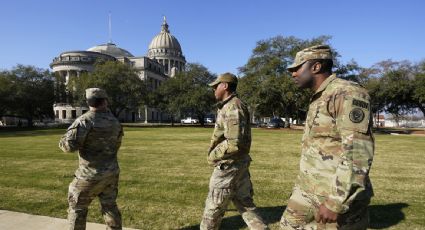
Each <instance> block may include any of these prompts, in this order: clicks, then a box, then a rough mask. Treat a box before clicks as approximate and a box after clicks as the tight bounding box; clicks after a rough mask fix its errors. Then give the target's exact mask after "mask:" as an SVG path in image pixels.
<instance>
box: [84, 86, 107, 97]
mask: <svg viewBox="0 0 425 230" xmlns="http://www.w3.org/2000/svg"><path fill="white" fill-rule="evenodd" d="M94 98H105V99H107V98H108V95H107V94H106V91H105V90H103V89H100V88H88V89H86V99H87V100H88V99H94Z"/></svg>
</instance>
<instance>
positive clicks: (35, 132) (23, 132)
mask: <svg viewBox="0 0 425 230" xmlns="http://www.w3.org/2000/svg"><path fill="white" fill-rule="evenodd" d="M68 126H69V125H68ZM68 126H67V127H68ZM65 131H66V128H63V127H54V128H40V127H33V128H26V127H25V128H13V127H12V128H0V137H27V136H30V137H35V136H46V135H59V134H64V133H65Z"/></svg>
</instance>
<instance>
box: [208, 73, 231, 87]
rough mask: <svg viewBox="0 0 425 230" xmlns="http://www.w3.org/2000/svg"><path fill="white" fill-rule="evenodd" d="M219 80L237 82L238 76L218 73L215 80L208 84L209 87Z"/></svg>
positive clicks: (219, 81)
mask: <svg viewBox="0 0 425 230" xmlns="http://www.w3.org/2000/svg"><path fill="white" fill-rule="evenodd" d="M221 82H227V83H234V84H238V78H237V77H236V76H235V75H234V74H231V73H223V74H220V75H219V76H218V77H217V79H215V81H213V82H211V83H210V84H208V85H209V86H211V87H215V86H216V85H218V84H220V83H221Z"/></svg>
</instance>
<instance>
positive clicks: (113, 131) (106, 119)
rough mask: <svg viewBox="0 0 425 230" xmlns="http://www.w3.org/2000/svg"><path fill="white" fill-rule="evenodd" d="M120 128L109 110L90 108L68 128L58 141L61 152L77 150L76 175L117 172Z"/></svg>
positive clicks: (92, 176)
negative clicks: (92, 109)
mask: <svg viewBox="0 0 425 230" xmlns="http://www.w3.org/2000/svg"><path fill="white" fill-rule="evenodd" d="M122 136H123V130H122V127H121V124H120V123H119V121H118V120H117V119H116V118H115V117H114V115H113V114H112V113H111V112H110V111H89V112H87V113H85V114H83V115H81V116H80V117H79V118H77V119H76V120H75V121H74V123H73V124H72V125H71V126H70V127H69V128H68V130H67V131H66V133H65V135H63V136H62V138H61V139H60V141H59V148H60V149H62V150H63V151H64V152H74V151H77V150H78V152H79V167H78V169H77V171H76V172H75V176H76V177H77V178H81V179H91V180H94V179H100V178H102V177H103V176H107V175H113V174H118V173H119V166H118V161H117V152H118V149H119V148H120V146H121V139H122Z"/></svg>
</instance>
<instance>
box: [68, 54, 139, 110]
mask: <svg viewBox="0 0 425 230" xmlns="http://www.w3.org/2000/svg"><path fill="white" fill-rule="evenodd" d="M86 88H102V89H104V90H105V91H106V92H107V94H108V99H109V108H110V109H111V112H112V113H113V114H114V115H115V116H116V117H119V115H120V113H121V112H122V111H124V110H136V109H138V108H139V107H140V106H141V105H144V104H146V103H147V101H146V100H147V87H146V84H145V83H144V81H143V80H141V79H140V78H139V76H138V75H137V72H136V70H135V69H133V68H132V67H131V66H129V65H127V64H124V63H121V62H117V61H107V62H99V63H96V64H95V68H94V71H93V72H90V73H84V74H82V75H81V76H80V77H79V78H73V79H72V80H71V81H70V83H69V85H68V89H72V90H74V105H80V106H81V105H85V97H84V95H85V93H84V90H85V89H86Z"/></svg>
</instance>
